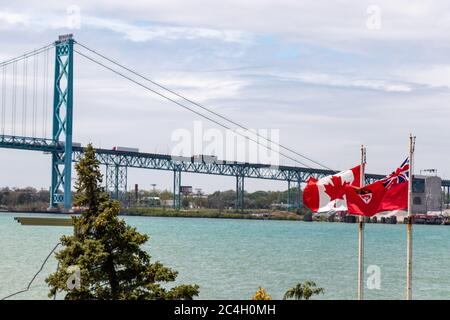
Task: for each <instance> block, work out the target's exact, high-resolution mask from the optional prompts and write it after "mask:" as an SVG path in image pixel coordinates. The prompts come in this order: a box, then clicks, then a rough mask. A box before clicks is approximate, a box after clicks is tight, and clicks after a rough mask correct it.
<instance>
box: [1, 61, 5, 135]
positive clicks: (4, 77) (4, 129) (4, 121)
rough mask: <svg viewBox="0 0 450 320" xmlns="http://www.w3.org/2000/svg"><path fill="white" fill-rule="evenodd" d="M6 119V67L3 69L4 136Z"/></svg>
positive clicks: (2, 121)
mask: <svg viewBox="0 0 450 320" xmlns="http://www.w3.org/2000/svg"><path fill="white" fill-rule="evenodd" d="M5 118H6V66H5V67H4V68H2V119H1V126H2V135H4V134H5Z"/></svg>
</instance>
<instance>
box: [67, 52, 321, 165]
mask: <svg viewBox="0 0 450 320" xmlns="http://www.w3.org/2000/svg"><path fill="white" fill-rule="evenodd" d="M74 52H76V53H78V54H79V55H80V56H82V57H84V58H86V59H88V60H90V61H92V62H94V63H96V64H98V65H100V66H102V67H103V68H105V69H108V70H109V71H111V72H113V73H115V74H117V75H119V76H121V77H122V78H125V79H127V80H129V81H131V82H133V83H134V84H136V85H138V86H140V87H142V88H144V89H146V90H148V91H151V92H153V93H154V94H156V95H158V96H160V97H162V98H164V99H166V100H168V101H170V102H172V103H175V104H176V105H178V106H180V107H182V108H184V109H186V110H189V111H191V112H193V113H195V114H197V115H198V116H200V117H202V118H205V119H207V120H209V121H211V122H213V123H215V124H217V125H219V126H221V127H223V128H225V129H227V130H230V131H233V132H235V133H236V134H238V135H240V136H242V137H244V138H246V139H248V140H250V141H253V142H255V143H257V144H259V145H261V143H260V142H259V141H257V140H255V139H253V138H250V137H248V136H246V135H244V134H242V133H240V132H239V131H236V130H233V129H232V128H230V127H228V126H227V125H224V124H222V123H220V122H219V121H217V120H214V119H212V118H210V117H208V116H206V115H204V114H202V113H201V112H198V111H196V110H194V109H192V108H190V107H188V106H186V105H184V104H182V103H181V102H178V101H176V100H174V99H172V98H170V97H168V96H166V95H164V94H162V93H160V92H158V91H156V90H154V89H152V88H150V87H148V86H146V85H145V84H143V83H141V82H138V81H137V80H134V79H132V78H130V77H129V76H127V75H125V74H123V73H121V72H119V71H117V70H115V69H113V68H111V67H108V66H106V65H105V64H103V63H101V62H100V61H97V60H95V59H93V58H92V57H89V56H87V55H85V54H83V53H81V52H79V51H78V50H75V49H74ZM262 146H263V147H265V148H266V149H268V150H270V151H273V152H276V150H274V149H273V148H271V147H270V146H266V145H262ZM279 154H281V155H282V156H284V157H285V158H287V159H290V160H292V161H294V162H297V163H299V164H301V165H303V166H305V167H307V168H310V169H313V168H312V167H311V166H309V165H307V164H305V163H303V162H301V161H299V160H297V159H295V158H292V157H290V156H289V155H286V154H283V153H282V152H279Z"/></svg>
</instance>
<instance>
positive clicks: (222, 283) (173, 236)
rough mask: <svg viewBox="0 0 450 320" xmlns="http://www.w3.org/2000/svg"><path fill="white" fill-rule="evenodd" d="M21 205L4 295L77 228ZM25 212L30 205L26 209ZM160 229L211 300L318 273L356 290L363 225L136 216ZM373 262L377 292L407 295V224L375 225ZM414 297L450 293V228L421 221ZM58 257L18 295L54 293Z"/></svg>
mask: <svg viewBox="0 0 450 320" xmlns="http://www.w3.org/2000/svg"><path fill="white" fill-rule="evenodd" d="M17 215H18V214H15V215H13V214H9V213H7V214H0V240H1V245H0V298H3V297H4V296H6V295H7V294H10V293H12V292H15V291H18V290H21V289H23V288H24V287H26V285H27V284H28V282H29V281H30V279H31V278H32V277H33V275H34V273H35V272H36V271H37V270H38V269H39V267H40V265H41V263H42V261H43V260H44V259H45V257H46V256H47V254H48V253H49V252H50V250H51V249H52V248H53V247H54V246H55V244H56V243H57V242H58V239H59V237H60V236H61V235H62V234H64V233H66V234H68V233H70V232H71V228H67V227H38V226H21V225H20V224H18V223H17V222H16V221H14V220H13V217H14V216H17ZM20 216H25V214H20ZM126 220H127V222H128V223H130V224H131V225H133V226H136V227H137V228H138V230H139V231H140V232H145V233H147V234H149V235H150V241H149V242H148V243H147V245H146V247H145V248H146V249H147V250H148V251H149V252H150V253H151V255H152V257H153V259H156V260H160V261H162V262H163V263H164V264H166V265H168V266H170V267H172V268H173V269H175V270H177V271H179V277H178V281H179V283H196V284H198V285H200V298H202V299H249V298H250V297H251V296H252V294H253V293H254V292H255V291H256V289H257V287H258V286H263V287H265V288H266V290H267V291H268V292H269V293H270V294H271V295H272V297H273V298H275V299H281V298H282V296H283V294H284V292H285V291H286V290H287V289H288V288H290V287H292V286H293V285H295V284H296V283H297V282H300V281H305V280H313V281H315V282H316V283H317V284H318V285H319V286H321V287H323V288H325V291H326V293H325V294H324V295H323V296H321V298H324V299H354V298H355V296H356V266H357V264H356V263H357V260H356V258H357V256H356V254H357V226H356V224H344V223H326V222H324V223H319V222H314V223H307V222H297V221H295V222H294V221H264V220H231V219H198V218H156V217H127V218H126ZM365 235H366V236H365V250H366V260H365V263H366V267H367V266H368V265H377V266H379V267H380V270H381V283H380V289H379V290H378V289H372V290H367V289H366V292H365V295H366V298H367V299H402V298H403V296H404V287H405V264H406V262H405V256H406V254H405V248H406V226H404V225H381V224H369V225H366V233H365ZM413 236H414V249H413V250H414V255H413V257H414V273H413V296H414V298H416V299H449V298H450V276H449V272H450V227H449V226H425V225H415V226H414V228H413ZM55 268H56V262H55V260H54V258H51V259H50V260H49V261H48V263H47V265H46V266H45V267H44V269H43V271H42V272H41V274H40V275H39V276H38V277H37V279H36V281H35V282H34V284H33V286H32V288H31V290H30V291H28V292H26V293H23V294H21V295H19V296H17V297H16V298H21V299H45V298H46V294H47V288H46V285H45V282H44V279H45V277H46V276H47V275H48V274H49V273H51V272H53V271H54V270H55Z"/></svg>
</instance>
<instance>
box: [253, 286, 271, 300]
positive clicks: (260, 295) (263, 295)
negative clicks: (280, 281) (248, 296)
mask: <svg viewBox="0 0 450 320" xmlns="http://www.w3.org/2000/svg"><path fill="white" fill-rule="evenodd" d="M252 300H272V297H271V296H270V294H268V293H267V292H266V290H265V289H264V288H262V287H259V288H258V290H257V291H256V293H255V294H254V295H253V297H252Z"/></svg>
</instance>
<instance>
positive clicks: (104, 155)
mask: <svg viewBox="0 0 450 320" xmlns="http://www.w3.org/2000/svg"><path fill="white" fill-rule="evenodd" d="M0 148H10V149H19V150H30V151H41V152H54V151H62V150H63V143H61V142H58V143H54V141H52V140H51V139H45V138H32V137H19V136H8V135H0ZM72 149H73V157H72V158H73V159H72V160H73V161H74V162H77V161H78V160H79V159H80V157H81V156H82V154H83V152H84V148H83V147H79V146H74V147H73V148H72ZM96 154H97V158H98V160H99V161H100V163H101V164H103V165H107V166H120V167H130V168H141V169H156V170H170V171H181V172H190V173H202V174H213V175H224V176H243V177H246V178H256V179H269V180H280V181H300V182H306V181H307V180H308V178H310V177H313V178H316V179H318V178H321V177H324V176H326V175H330V174H334V173H336V171H332V170H325V169H314V168H313V169H312V168H304V167H295V166H272V165H269V164H260V163H242V162H235V161H226V160H216V161H213V162H197V161H192V159H191V158H189V157H179V156H171V155H167V154H156V153H144V152H128V151H117V150H109V149H96ZM383 177H384V175H380V174H366V182H367V183H370V182H373V181H375V180H378V179H381V178H383ZM442 186H443V187H450V180H442Z"/></svg>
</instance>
